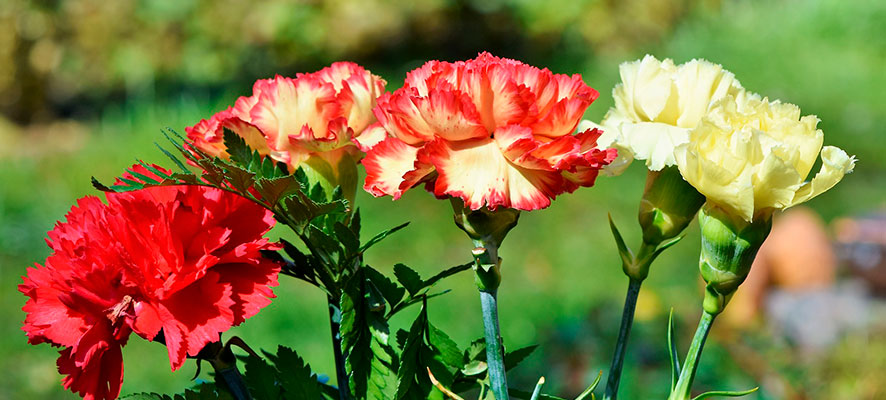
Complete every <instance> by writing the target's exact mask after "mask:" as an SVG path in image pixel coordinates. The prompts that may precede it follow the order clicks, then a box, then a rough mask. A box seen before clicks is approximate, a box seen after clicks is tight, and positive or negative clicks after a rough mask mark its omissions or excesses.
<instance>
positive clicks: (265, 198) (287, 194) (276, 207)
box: [92, 129, 348, 233]
mask: <svg viewBox="0 0 886 400" xmlns="http://www.w3.org/2000/svg"><path fill="white" fill-rule="evenodd" d="M169 133H171V134H172V135H173V136H174V137H175V138H173V137H171V136H170V135H169V134H166V133H164V135H166V138H167V139H168V140H169V142H170V143H171V144H172V146H173V147H174V148H175V149H176V150H177V151H178V152H179V153H180V154H181V156H182V157H184V158H185V159H186V160H188V162H190V163H192V164H193V165H196V166H198V167H199V168H200V169H201V170H202V172H201V173H199V174H196V173H193V172H191V171H190V170H188V169H187V168H186V167H185V165H184V163H183V162H182V161H181V160H179V158H178V157H176V156H175V155H173V154H172V153H170V152H169V151H166V150H164V151H163V152H164V154H165V155H166V156H167V157H169V158H170V160H172V162H173V163H174V164H175V165H176V166H177V167H178V168H179V169H180V170H181V172H164V171H161V170H160V169H157V168H154V167H153V166H151V165H149V164H147V163H145V162H142V161H139V164H140V165H141V166H142V167H144V168H145V169H147V170H148V171H150V172H151V173H152V174H153V175H155V176H148V175H146V174H143V173H140V172H138V171H136V170H134V169H128V170H127V174H128V175H130V176H131V177H125V176H124V177H120V178H118V182H116V183H115V184H113V185H110V186H107V185H103V184H101V183H99V182H98V180H96V179H95V178H93V181H92V182H93V186H95V187H96V188H97V189H99V190H102V191H106V192H126V191H131V190H140V189H144V188H149V187H155V186H173V185H199V186H208V187H213V188H217V189H221V190H225V191H228V192H232V193H235V194H238V195H240V196H243V197H245V198H248V199H250V200H252V201H254V202H256V203H258V204H260V205H262V206H263V207H265V208H267V209H269V210H271V211H273V212H274V216H275V217H276V218H277V220H278V221H280V222H281V223H284V224H286V225H288V226H290V227H291V228H292V229H293V230H294V231H295V232H297V233H303V232H304V231H305V230H306V229H307V227H308V226H309V224H310V223H311V221H312V220H314V219H316V218H319V217H326V216H329V215H341V214H344V213H345V212H346V210H347V206H348V205H347V202H346V201H345V200H343V199H342V198H341V197H340V196H339V197H333V198H332V200H327V199H326V196H325V194H324V193H323V192H322V191H323V189H322V188H321V187H320V186H319V185H314V186H313V187H311V186H310V185H309V184H308V182H307V179H306V178H305V176H304V174H303V173H301V174H299V173H295V174H290V173H289V171H288V170H287V167H286V165H285V164H282V163H276V162H274V161H273V159H271V158H270V157H262V156H261V155H260V154H259V153H258V151H256V150H253V149H251V148H250V147H249V146H248V145H247V144H246V142H245V141H244V140H243V139H242V138H240V137H239V136H238V135H236V134H234V133H233V132H231V131H230V130H227V129H225V130H224V143H225V146H226V148H227V151H228V153H229V154H230V158H229V159H222V158H219V157H213V156H210V155H208V154H206V153H205V152H203V151H201V150H200V149H198V148H196V147H194V146H191V145H189V144H186V143H184V142H183V141H184V139H183V138H182V137H181V136H180V135H178V134H177V133H176V132H175V131H172V130H171V129H170V130H169Z"/></svg>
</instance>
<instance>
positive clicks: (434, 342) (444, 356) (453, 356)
mask: <svg viewBox="0 0 886 400" xmlns="http://www.w3.org/2000/svg"><path fill="white" fill-rule="evenodd" d="M428 338H429V339H430V342H431V343H430V344H431V346H433V348H434V350H436V351H437V353H439V355H440V357H439V358H440V361H442V362H444V363H445V364H446V365H448V366H450V367H453V368H455V369H457V370H460V369H462V368H463V367H464V360H463V358H462V354H463V353H462V351H461V350H459V348H458V345H457V344H455V342H454V341H452V339H450V338H449V336H448V335H446V333H445V332H443V331H441V330H440V329H438V328H437V327H435V326H434V325H432V324H430V323H429V324H428Z"/></svg>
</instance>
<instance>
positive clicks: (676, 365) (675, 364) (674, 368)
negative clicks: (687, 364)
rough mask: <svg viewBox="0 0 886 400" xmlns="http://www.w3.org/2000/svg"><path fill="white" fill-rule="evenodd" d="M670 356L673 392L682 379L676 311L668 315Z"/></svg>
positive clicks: (672, 310)
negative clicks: (676, 337) (675, 328)
mask: <svg viewBox="0 0 886 400" xmlns="http://www.w3.org/2000/svg"><path fill="white" fill-rule="evenodd" d="M668 356H669V357H670V359H671V391H672V392H673V391H674V387H676V386H677V381H678V380H679V379H680V356H679V355H678V354H677V342H676V339H675V335H674V309H673V308H671V312H670V314H669V315H668Z"/></svg>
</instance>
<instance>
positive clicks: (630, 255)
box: [609, 215, 683, 282]
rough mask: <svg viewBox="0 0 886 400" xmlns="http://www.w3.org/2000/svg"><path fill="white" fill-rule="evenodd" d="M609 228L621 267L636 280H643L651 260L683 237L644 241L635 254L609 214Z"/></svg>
mask: <svg viewBox="0 0 886 400" xmlns="http://www.w3.org/2000/svg"><path fill="white" fill-rule="evenodd" d="M609 228H610V229H611V230H612V236H613V237H614V238H615V244H616V245H617V246H618V254H619V256H620V257H621V268H622V270H623V271H624V273H625V275H627V276H628V278H631V280H632V281H636V282H643V280H645V279H646V277H647V276H648V275H649V266H650V265H652V262H653V261H655V259H656V257H658V256H659V254H661V253H662V252H663V251H665V250H666V249H667V248H669V247H671V246H673V245H675V244H677V242H679V241H680V240H681V239H683V236H677V237H675V238H671V239H670V240H667V241H664V242H661V243H656V244H650V243H647V242H645V241H644V242H643V243H642V244H640V248H639V249H638V250H637V253H636V254H635V253H634V252H633V251H631V249H629V248H628V246H627V244H625V241H624V238H622V236H621V233H620V232H619V231H618V228H617V227H616V226H615V222H614V221H612V216H611V215H610V216H609Z"/></svg>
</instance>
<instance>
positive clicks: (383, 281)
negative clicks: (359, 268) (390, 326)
mask: <svg viewBox="0 0 886 400" xmlns="http://www.w3.org/2000/svg"><path fill="white" fill-rule="evenodd" d="M363 271H364V273H365V274H366V277H367V278H369V280H370V281H371V282H372V283H373V284H374V285H375V287H376V288H378V290H379V292H381V294H382V296H383V297H384V298H385V300H387V302H388V304H390V305H391V307H393V306H394V305H395V304H397V303H399V302H400V300H402V299H403V295H404V294H406V289H404V288H402V287H400V286H399V285H397V284H396V283H394V281H392V280H390V279H389V278H388V277H387V276H384V275H383V274H382V273H381V272H378V271H377V270H376V269H374V268H372V267H369V266H363Z"/></svg>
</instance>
